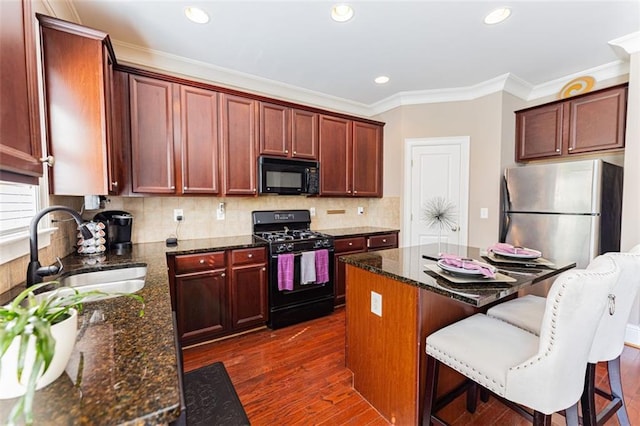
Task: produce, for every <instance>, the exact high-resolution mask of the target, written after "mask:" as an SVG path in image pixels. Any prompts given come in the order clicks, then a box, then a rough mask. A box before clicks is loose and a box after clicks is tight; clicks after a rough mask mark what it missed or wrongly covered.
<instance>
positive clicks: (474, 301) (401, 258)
mask: <svg viewBox="0 0 640 426" xmlns="http://www.w3.org/2000/svg"><path fill="white" fill-rule="evenodd" d="M444 251H446V252H447V253H455V254H458V255H459V256H462V257H468V258H473V259H478V260H480V261H482V262H486V260H485V259H483V258H482V257H481V255H482V254H483V251H482V250H480V249H479V248H475V247H463V246H453V245H448V246H447V249H446V250H443V249H442V247H439V246H438V244H429V245H424V246H412V247H404V248H397V249H388V250H381V251H376V252H367V253H359V254H352V255H346V256H341V257H340V260H341V261H342V262H345V263H347V264H350V265H353V266H357V267H359V268H362V269H366V270H368V271H370V272H373V273H376V274H380V275H384V276H387V277H389V278H391V279H393V280H396V281H400V282H402V283H405V284H408V285H413V286H416V287H420V288H423V289H426V290H429V291H432V292H434V293H438V294H441V295H443V296H447V297H450V298H452V299H456V300H459V301H461V302H464V303H467V304H469V305H472V306H475V307H481V306H485V305H487V304H489V303H491V302H494V301H496V300H498V299H501V298H503V297H506V296H509V295H511V294H513V293H516V292H517V291H518V290H519V289H521V288H523V287H526V286H529V285H531V284H533V283H536V282H539V281H542V280H545V279H547V278H550V277H552V276H555V275H557V274H559V273H560V272H563V271H566V270H568V269H571V268H573V267H575V263H574V262H567V261H557V262H555V268H556V269H546V268H506V267H503V266H500V270H501V271H503V272H504V271H507V270H510V272H508V273H505V275H508V276H509V277H511V278H513V279H515V282H510V283H502V282H501V283H464V284H462V283H458V284H456V283H452V282H450V281H448V280H446V279H444V278H442V277H440V276H438V275H437V274H436V273H434V272H432V271H430V270H429V269H428V268H427V267H426V266H425V265H428V264H432V265H435V261H434V260H430V259H425V258H423V255H426V256H430V257H432V258H433V257H437V255H438V253H440V252H444ZM550 260H551V261H554V260H553V259H550ZM525 274H526V275H525Z"/></svg>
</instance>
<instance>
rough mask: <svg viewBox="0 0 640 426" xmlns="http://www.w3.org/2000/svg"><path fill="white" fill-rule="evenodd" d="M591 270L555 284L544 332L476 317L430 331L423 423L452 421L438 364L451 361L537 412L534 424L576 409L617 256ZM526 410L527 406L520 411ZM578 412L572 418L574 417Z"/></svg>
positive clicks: (508, 398)
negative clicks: (440, 391) (442, 412)
mask: <svg viewBox="0 0 640 426" xmlns="http://www.w3.org/2000/svg"><path fill="white" fill-rule="evenodd" d="M597 266H598V267H594V268H592V269H590V270H571V271H566V272H563V273H562V274H561V275H560V276H558V278H557V279H556V281H555V283H554V284H553V285H552V287H551V289H550V291H549V295H548V297H547V300H548V303H547V304H546V307H545V312H544V315H543V319H542V323H541V327H540V335H539V336H536V335H535V334H533V333H530V332H528V331H525V330H523V329H521V328H518V327H516V326H514V325H511V324H509V323H506V322H504V321H501V320H498V319H496V318H491V317H488V316H486V315H483V314H476V315H473V316H471V317H469V318H465V319H463V320H461V321H458V322H456V323H453V324H451V325H449V326H447V327H444V328H442V329H440V330H438V331H436V332H435V333H433V334H431V335H429V336H428V337H427V340H426V352H427V377H426V390H425V401H424V412H423V425H429V424H431V422H433V423H435V424H441V425H442V424H446V423H445V422H444V421H443V420H442V419H440V418H439V417H437V415H436V412H437V411H438V410H439V409H440V408H442V404H441V403H440V402H441V401H450V400H451V398H450V397H449V396H448V395H445V396H442V397H441V398H437V396H436V393H437V392H436V389H437V380H438V367H439V364H440V363H444V364H446V365H448V366H449V367H451V368H453V369H454V370H456V371H458V372H459V373H461V374H463V375H464V376H466V377H467V378H468V379H470V380H471V381H472V382H475V383H477V384H480V385H481V386H483V387H484V388H486V389H488V390H490V391H491V392H493V393H494V394H495V395H496V396H498V397H499V399H501V400H502V401H503V402H505V403H507V405H509V406H511V407H513V408H517V407H516V404H518V405H523V406H526V407H529V408H530V409H532V410H533V411H534V412H533V415H531V414H530V415H529V416H527V417H528V418H530V419H532V420H533V423H534V425H550V424H551V414H553V413H554V412H557V411H562V410H567V409H569V408H571V407H573V410H568V415H567V421H568V422H569V423H570V424H577V423H578V416H577V410H576V409H575V407H576V404H577V402H578V400H579V399H580V395H581V394H582V388H583V384H584V377H585V371H586V365H587V356H588V354H589V350H590V349H591V344H592V342H593V337H594V335H595V332H596V328H597V326H598V324H599V322H600V318H601V317H602V314H603V312H604V311H605V307H606V306H607V300H608V299H607V295H608V294H609V291H610V288H611V287H612V286H613V285H614V283H615V282H616V281H617V278H618V275H619V270H618V268H617V266H616V265H615V262H613V261H612V260H611V259H609V260H608V261H606V262H600V263H599V264H598V265H597ZM518 411H519V412H521V413H522V412H523V410H518ZM572 413H573V415H571V414H572Z"/></svg>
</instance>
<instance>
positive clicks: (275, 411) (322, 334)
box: [184, 309, 640, 426]
mask: <svg viewBox="0 0 640 426" xmlns="http://www.w3.org/2000/svg"><path fill="white" fill-rule="evenodd" d="M344 330H345V314H344V309H338V310H336V312H335V313H334V314H333V315H330V316H328V317H324V318H320V319H317V320H313V321H308V322H305V323H302V324H297V325H294V326H291V327H287V328H284V329H280V330H269V329H264V330H260V331H256V332H252V333H248V334H245V335H242V336H237V337H232V338H229V339H226V340H221V341H218V342H212V343H208V344H205V345H201V346H196V347H192V348H187V349H185V350H184V369H185V372H186V371H191V370H194V369H196V368H199V367H202V366H204V365H208V364H211V363H213V362H216V361H223V362H224V365H225V367H226V368H227V371H228V372H229V376H230V377H231V380H232V381H233V384H234V386H235V388H236V391H237V392H238V395H239V396H240V400H241V401H242V404H243V405H244V408H245V410H246V412H247V415H248V416H249V420H250V421H251V424H252V425H253V426H260V425H332V426H333V425H358V426H360V425H362V426H364V425H388V424H390V423H389V422H388V421H387V420H386V419H385V418H384V417H382V416H381V415H380V414H379V413H378V412H377V411H376V410H375V409H374V408H373V407H371V406H370V405H369V404H368V403H367V401H365V400H364V399H363V398H362V397H361V396H360V395H359V394H358V393H357V392H356V391H355V390H353V388H352V376H351V372H350V371H349V370H347V368H346V367H345V355H344V344H345V336H344ZM621 368H622V380H623V386H624V392H625V396H626V399H627V408H628V411H629V416H630V418H631V424H632V425H640V350H638V349H634V348H631V347H625V350H624V352H623V354H622V367H621ZM598 381H599V385H601V386H604V385H603V384H604V383H606V370H605V369H604V368H602V366H599V367H598ZM599 402H602V403H604V401H599ZM453 404H454V406H456V409H455V410H452V414H451V416H450V417H448V418H445V420H447V421H449V422H451V424H452V425H509V426H510V425H527V424H529V423H528V422H526V421H525V419H523V418H522V417H520V416H518V415H517V414H515V413H514V412H513V411H511V410H509V409H507V408H506V407H504V406H503V405H502V404H500V403H499V402H497V401H496V400H495V399H493V398H492V399H490V400H489V402H488V403H485V404H483V403H480V404H479V405H478V410H477V411H476V413H475V414H473V415H471V414H469V413H467V412H466V411H465V409H464V401H463V398H462V397H461V398H458V400H456V401H454V402H453ZM553 423H554V424H557V425H564V424H565V422H564V419H563V418H561V417H559V416H557V417H556V416H555V415H554V421H553ZM607 424H610V425H617V424H618V422H617V420H616V419H615V417H614V419H613V420H610V421H609V422H608V423H607Z"/></svg>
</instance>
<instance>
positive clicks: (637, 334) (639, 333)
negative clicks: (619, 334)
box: [624, 324, 640, 347]
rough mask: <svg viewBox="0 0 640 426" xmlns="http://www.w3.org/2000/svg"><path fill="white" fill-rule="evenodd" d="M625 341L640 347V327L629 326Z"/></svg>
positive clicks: (636, 325) (635, 325)
mask: <svg viewBox="0 0 640 426" xmlns="http://www.w3.org/2000/svg"><path fill="white" fill-rule="evenodd" d="M624 341H625V342H626V343H629V344H631V345H634V346H636V347H640V325H638V324H627V332H626V333H625V335H624Z"/></svg>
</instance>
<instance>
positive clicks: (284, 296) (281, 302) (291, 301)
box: [269, 248, 334, 310]
mask: <svg viewBox="0 0 640 426" xmlns="http://www.w3.org/2000/svg"><path fill="white" fill-rule="evenodd" d="M327 250H328V252H329V256H328V257H329V265H328V267H329V282H326V283H324V284H301V279H300V276H301V268H300V260H301V259H302V252H294V262H293V265H294V268H293V290H282V291H281V290H278V255H277V254H272V255H271V257H270V260H269V307H270V309H271V310H276V309H278V308H282V307H286V306H292V305H299V304H305V303H308V302H312V301H314V300H321V299H329V298H331V299H332V298H333V272H334V271H333V269H334V249H333V248H329V249H327Z"/></svg>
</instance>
